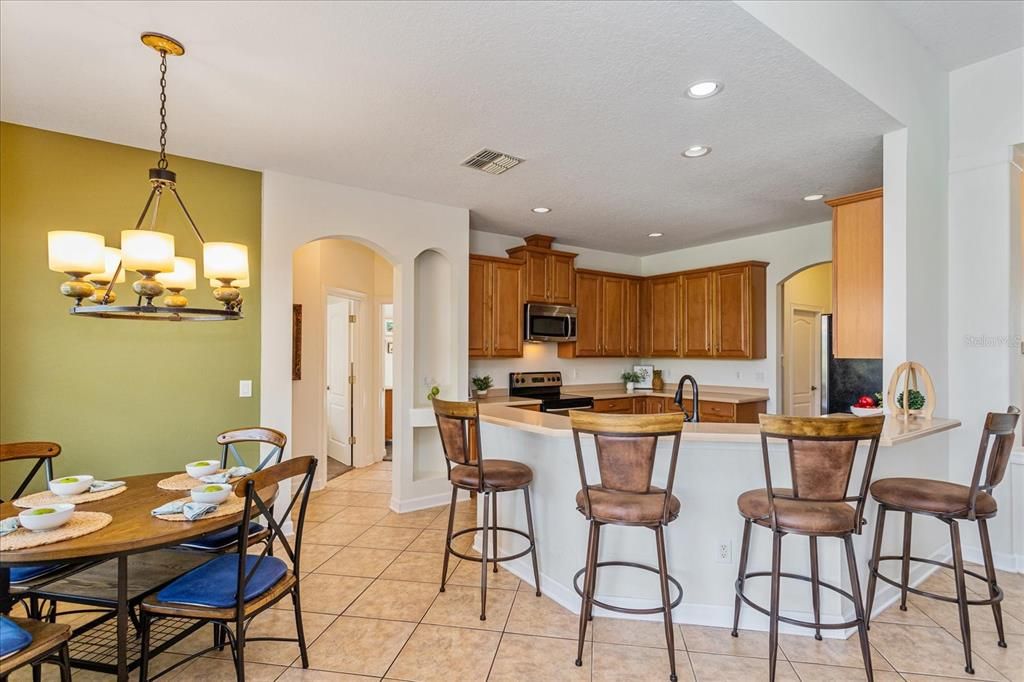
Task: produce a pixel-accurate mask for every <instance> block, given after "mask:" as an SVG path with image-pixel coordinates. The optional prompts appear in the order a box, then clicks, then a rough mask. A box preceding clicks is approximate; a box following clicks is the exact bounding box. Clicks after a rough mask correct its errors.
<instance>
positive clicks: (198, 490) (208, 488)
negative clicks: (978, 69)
mask: <svg viewBox="0 0 1024 682" xmlns="http://www.w3.org/2000/svg"><path fill="white" fill-rule="evenodd" d="M230 494H231V485H230V484H229V483H207V484H206V485H200V486H196V487H195V488H192V491H191V495H192V501H193V502H205V503H207V504H220V503H221V502H223V501H224V500H226V499H228V495H230Z"/></svg>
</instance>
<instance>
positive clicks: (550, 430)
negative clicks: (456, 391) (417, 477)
mask: <svg viewBox="0 0 1024 682" xmlns="http://www.w3.org/2000/svg"><path fill="white" fill-rule="evenodd" d="M702 394H703V392H702ZM509 400H510V399H508V397H507V396H500V397H499V396H494V398H493V399H492V398H490V397H488V398H487V399H485V400H484V401H481V403H480V419H481V420H482V421H483V422H485V423H488V424H495V425H498V426H505V427H508V428H513V429H518V430H520V431H526V432H530V433H536V434H540V435H543V436H551V437H555V438H571V437H572V427H571V426H570V425H569V418H568V417H565V416H562V415H560V414H550V413H547V412H536V411H533V410H522V409H518V408H516V407H514V405H516V404H519V405H524V404H530V403H531V402H537V401H529V400H525V399H516V398H512V399H511V401H512V402H509ZM959 426H960V421H959V420H957V419H945V418H939V417H933V418H931V419H922V418H919V417H912V418H911V419H910V420H909V421H903V420H902V419H897V418H895V417H892V416H890V417H889V418H888V419H886V421H885V428H884V430H883V431H882V438H881V441H880V443H879V444H880V445H882V446H884V447H892V446H894V445H900V444H902V443H906V442H909V441H912V440H916V439H918V438H924V437H926V436H930V435H933V434H936V433H941V432H943V431H949V430H951V429H955V428H957V427H959ZM683 440H690V441H712V442H714V441H717V442H726V443H759V442H760V440H761V431H760V427H759V426H758V425H757V424H722V423H712V422H698V423H690V422H688V423H686V424H685V425H684V426H683Z"/></svg>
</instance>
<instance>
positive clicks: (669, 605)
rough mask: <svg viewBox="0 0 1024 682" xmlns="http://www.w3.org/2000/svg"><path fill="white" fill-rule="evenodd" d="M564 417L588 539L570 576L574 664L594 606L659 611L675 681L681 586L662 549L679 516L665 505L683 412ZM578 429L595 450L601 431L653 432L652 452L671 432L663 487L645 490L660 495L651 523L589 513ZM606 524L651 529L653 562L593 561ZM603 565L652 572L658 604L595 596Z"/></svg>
mask: <svg viewBox="0 0 1024 682" xmlns="http://www.w3.org/2000/svg"><path fill="white" fill-rule="evenodd" d="M569 416H570V418H571V420H572V432H573V442H574V444H575V446H576V463H577V466H578V468H579V473H580V484H581V485H582V492H583V506H581V507H577V510H578V511H579V512H580V513H581V514H583V516H584V518H585V519H586V520H587V521H589V522H590V534H589V537H588V539H587V557H586V564H585V566H584V568H583V569H581V570H580V571H577V572H576V574H575V575H574V576H573V588H574V589H575V590H576V593H577V594H578V595H580V597H581V600H582V601H581V603H580V626H579V638H578V640H577V650H576V661H575V663H576V665H577V666H582V665H583V646H584V641H585V639H586V635H587V623H588V622H590V621H592V620H593V619H594V606H595V605H596V606H600V607H601V608H602V609H606V610H608V611H613V612H617V613H628V614H633V615H638V614H655V613H661V614H662V616H663V620H664V624H665V643H666V645H667V647H668V659H669V679H670V680H671V682H677V680H678V676H677V675H676V657H675V634H674V632H673V627H674V626H673V623H672V609H674V608H675V607H676V606H678V605H679V604H680V603H682V600H683V587H682V585H680V583H679V581H678V580H676V579H675V578H674V577H672V576H671V575H670V574H669V572H668V558H667V555H666V551H665V526H667V525H668V524H669V523H670V522H672V521H674V520H675V519H676V518H677V517H678V513H676V514H674V515H673V514H672V513H671V512H670V504H671V500H672V488H673V484H674V482H675V475H676V464H677V462H678V459H679V444H680V440H681V437H682V431H683V415H682V413H678V414H677V413H668V414H658V415H643V416H640V415H616V414H600V413H593V412H584V411H577V410H571V411H570V412H569ZM581 434H587V435H592V436H593V437H594V447H595V448H597V451H598V453H600V448H601V445H600V442H599V440H598V437H599V436H602V435H614V436H616V437H623V438H630V437H633V438H651V437H653V438H654V439H655V440H654V444H653V446H652V453H655V452H656V450H657V441H658V440H659V439H660V438H662V437H668V436H671V437H672V454H671V459H670V460H669V468H668V476H667V479H666V483H665V489H664V491H663V492H653V493H648V494H654V495H664V502H663V506H662V514H661V518H659V519H658V520H657V521H655V522H653V523H639V522H638V523H630V522H623V521H617V520H616V521H608V520H601V519H599V518H596V517H595V516H594V514H593V509H592V507H591V504H590V490H591V488H592V487H595V486H592V485H591V484H590V483H589V481H588V479H587V469H586V465H585V464H584V461H583V449H582V445H581V442H580V435H581ZM654 456H655V455H653V454H652V462H651V468H652V471H653V457H654ZM599 466H600V465H599ZM647 484H648V487H650V480H648V482H647ZM623 492H625V491H623ZM606 525H616V526H636V527H641V528H650V529H651V530H653V531H654V537H655V542H656V545H657V555H658V566H657V567H655V566H649V565H647V564H641V563H638V562H633V561H598V556H599V550H600V542H601V528H602V527H603V526H606ZM608 566H622V567H626V568H635V569H639V570H644V571H648V572H650V573H655V574H657V575H658V581H659V586H660V589H661V606H658V607H652V608H645V609H639V608H627V607H624V606H617V605H615V604H608V603H607V602H603V601H600V600H598V599H596V598H595V597H594V592H595V591H596V587H597V573H598V569H599V568H605V567H608ZM581 575H582V576H583V578H584V583H583V587H582V588H580V586H579V578H580V576H581ZM669 584H671V585H673V586H675V588H676V591H677V593H676V596H675V598H674V599H672V598H671V597H670V590H669Z"/></svg>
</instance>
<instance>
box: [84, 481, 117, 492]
mask: <svg viewBox="0 0 1024 682" xmlns="http://www.w3.org/2000/svg"><path fill="white" fill-rule="evenodd" d="M123 485H124V481H93V482H92V484H91V485H90V486H89V492H91V493H101V492H103V491H104V490H113V489H114V488H120V487H121V486H123Z"/></svg>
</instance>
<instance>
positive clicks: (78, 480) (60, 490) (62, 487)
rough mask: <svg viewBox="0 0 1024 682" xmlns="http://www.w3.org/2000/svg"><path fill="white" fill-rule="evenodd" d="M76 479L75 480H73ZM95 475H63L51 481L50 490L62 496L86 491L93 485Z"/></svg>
mask: <svg viewBox="0 0 1024 682" xmlns="http://www.w3.org/2000/svg"><path fill="white" fill-rule="evenodd" d="M71 479H74V480H71ZM92 482H93V477H92V476H89V475H87V474H77V475H75V476H61V477H60V478H55V479H53V480H52V481H50V492H52V493H53V494H54V495H60V496H61V497H68V496H70V495H78V494H79V493H84V492H85V491H86V490H88V489H89V486H90V485H92Z"/></svg>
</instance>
